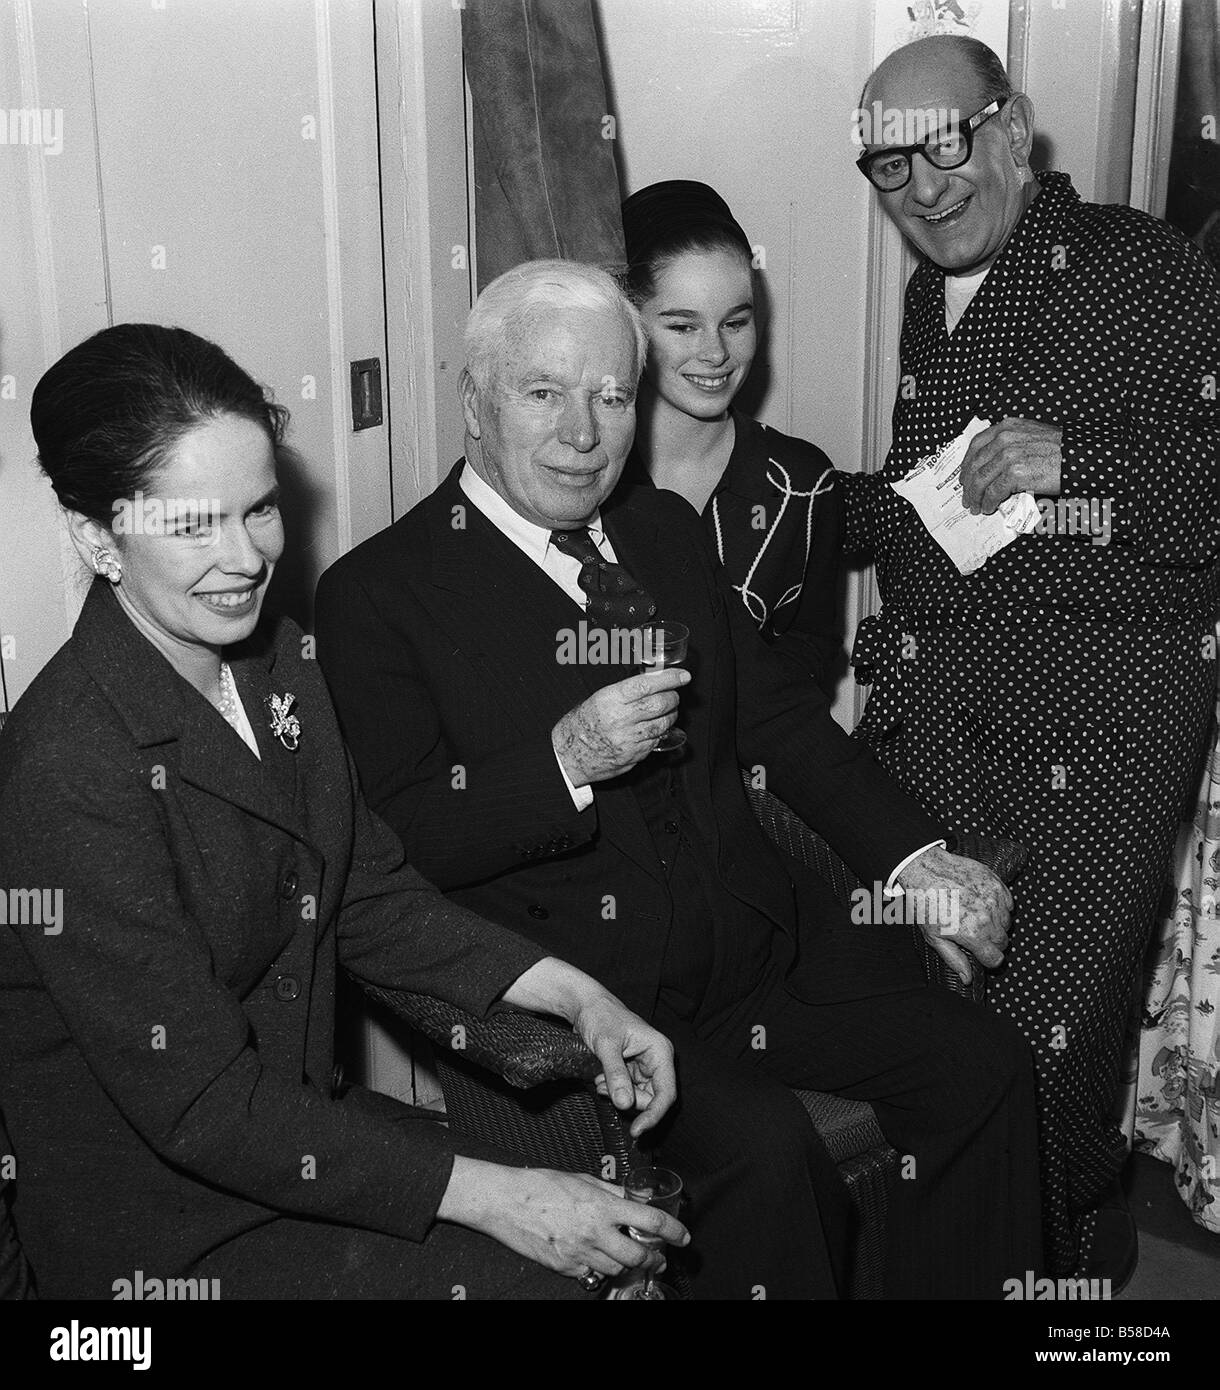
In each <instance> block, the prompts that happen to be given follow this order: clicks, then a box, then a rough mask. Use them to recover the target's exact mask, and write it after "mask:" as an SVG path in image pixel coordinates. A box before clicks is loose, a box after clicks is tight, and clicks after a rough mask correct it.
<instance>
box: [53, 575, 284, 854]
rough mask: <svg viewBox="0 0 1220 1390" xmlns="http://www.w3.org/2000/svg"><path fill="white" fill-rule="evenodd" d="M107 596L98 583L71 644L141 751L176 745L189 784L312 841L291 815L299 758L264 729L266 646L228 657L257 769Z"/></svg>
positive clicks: (257, 644)
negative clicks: (295, 762) (256, 751)
mask: <svg viewBox="0 0 1220 1390" xmlns="http://www.w3.org/2000/svg"><path fill="white" fill-rule="evenodd" d="M109 587H110V586H109V583H108V581H106V580H104V579H95V580H94V582H93V585H92V587H91V589H90V591H89V595H88V597H87V599H86V601H85V606H84V608H83V609H82V611H81V616H80V619H79V620H78V622H77V625H76V629H75V631H74V632H73V635H72V642H73V648H74V650H75V652H76V655H77V657H78V659H79V660H80V661H81V663H82V665H83V666H84V667H85V668H86V669H87V670H88V671H89V673H90V674H91V675H92V677H93V679H94V680H95V681H96V682H97V684H98V685H99V687H100V688H101V689H102V690H103V692H104V693H105V694H106V696H107V698H108V699H109V700H110V702H111V704H112V705H113V706H114V707H115V709H116V711H117V712H118V713H119V715H120V717H121V718H122V719H123V721H124V723H125V724H126V725H127V728H128V729H129V731H130V732H131V734H132V737H133V738H134V740H135V742H136V744H137V745H138V746H139V747H141V748H145V749H152V748H156V747H157V746H158V745H164V744H171V743H176V744H177V747H178V772H179V775H180V776H181V777H182V779H183V780H184V781H186V782H189V783H191V784H192V785H193V786H196V787H198V788H199V789H200V790H202V791H205V792H208V793H210V794H211V795H213V796H216V797H219V798H220V799H221V800H223V801H227V802H229V803H230V804H232V805H234V806H237V807H240V808H241V809H242V810H244V811H247V812H249V813H250V814H251V815H253V816H257V817H258V818H259V819H260V820H264V821H267V822H269V823H270V824H273V825H276V826H279V827H280V828H281V829H283V830H286V831H287V832H288V833H289V834H292V835H294V836H296V837H297V838H298V839H301V840H307V838H308V837H307V835H306V833H305V827H304V824H303V822H302V820H301V818H300V817H299V816H298V814H297V812H296V809H295V806H294V801H295V789H296V768H295V766H294V765H293V764H291V763H287V764H286V763H285V761H284V760H285V759H290V758H292V756H293V755H292V754H290V753H288V751H287V750H286V749H284V748H282V747H280V746H279V744H278V743H277V741H276V740H275V739H273V738H272V737H271V733H270V729H269V728H268V727H267V719H266V714H265V710H264V707H263V698H264V696H265V695H266V694H269V693H270V691H271V688H272V685H271V676H270V667H271V666H272V664H273V662H274V652H273V650H272V649H271V648H270V646H269V644H267V643H266V639H262V640H260V636H259V634H257V633H256V635H255V637H254V638H253V639H251V642H250V643H243V644H242V645H241V647H239V648H234V649H233V650H232V652H231V653H230V666H231V668H232V670H233V675H234V679H235V681H236V682H237V688H238V692H239V694H240V695H241V698H242V703H243V704H244V705H245V707H246V714H247V716H248V717H249V720H250V724H251V727H252V728H253V729H254V734H255V739H256V741H257V742H258V745H259V750H260V752H261V753H262V755H263V758H262V761H261V762H260V761H259V759H258V758H256V757H255V756H254V755H253V754H252V753H251V752H250V750H249V748H247V747H246V745H245V743H244V741H243V740H242V739H241V738H240V736H239V735H237V734H236V733H235V732H234V730H233V729H231V728H230V727H229V725H228V724H227V723H226V722H225V720H224V718H223V717H222V716H221V714H220V712H219V711H218V710H216V709H214V708H213V707H212V706H211V705H210V704H209V703H208V702H207V700H205V699H204V698H203V696H202V695H200V694H199V692H198V691H197V690H195V689H194V688H193V687H192V686H191V685H189V684H188V682H187V681H185V680H184V679H183V678H182V677H181V676H180V675H179V674H178V673H177V672H176V671H175V670H174V669H173V667H172V666H171V665H170V664H169V662H168V661H167V660H166V659H165V658H164V657H163V656H162V655H161V653H160V652H158V651H157V650H156V648H155V647H154V646H153V645H152V643H151V642H149V641H148V640H147V639H146V638H145V637H144V636H143V634H142V633H140V632H139V631H138V629H137V628H136V627H135V626H134V624H133V623H132V622H131V621H130V619H129V618H128V617H127V615H126V614H125V613H124V612H123V610H122V608H120V606H119V603H118V600H117V599H116V598H115V596H114V595H113V594H112V593H110V592H109ZM280 693H282V692H280Z"/></svg>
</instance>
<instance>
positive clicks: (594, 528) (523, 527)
mask: <svg viewBox="0 0 1220 1390" xmlns="http://www.w3.org/2000/svg"><path fill="white" fill-rule="evenodd" d="M458 486H459V487H460V488H461V489H462V491H463V492H464V493H465V494H466V496H467V497H469V498H470V500H471V501H472V502H473V503H474V505H475V506H476V507H478V509H479V511H481V512H482V513H483V515H484V516H485V517H486V518H487V519H488V521H490V522H491V524H492V525H493V526H494V527H495V528H496V530H498V531H502V532H503V533H504V535H506V536H507V537H508V539H509V540H510V541H512V542H513V544H514V545H516V546H518V547H519V548H520V549H521V550H524V551H525V553H526V554H527V555H528V556H530V558H531V559H533V560H534V561H535V563H537V564H539V565H540V564H542V562H543V560H544V559H545V558H546V553H547V550H548V549H549V547H550V544H551V528H549V527H546V526H538V525H536V524H535V523H534V522H532V521H526V519H525V518H524V517H523V516H522V515H521V514H520V513H519V512H515V511H514V510H513V509H512V507H510V506H509V504H508V503H507V502H506V501H505V500H504V498H503V497H501V496H500V494H499V493H498V492H497V491H496V490H495V488H494V487H492V486H491V484H490V483H487V482H485V481H484V480H483V479H482V478H481V477H480V476H479V475H478V474H477V473H476V472H475V471H474V469H473V468H472V467H471V466H470V464H469V462H467V463H465V464H464V465H463V467H462V471H461V473H460V474H459V475H458ZM585 524H586V525H587V526H588V528H589V534H590V535H591V536H592V537H593V544H594V545H598V546H599V545H601V543H602V539H603V537H604V536H605V531H604V530H603V529H602V521H601V514H600V512H599V513H597V514H596V515H594V517H593V519H592V520H591V521H588V522H586V523H585Z"/></svg>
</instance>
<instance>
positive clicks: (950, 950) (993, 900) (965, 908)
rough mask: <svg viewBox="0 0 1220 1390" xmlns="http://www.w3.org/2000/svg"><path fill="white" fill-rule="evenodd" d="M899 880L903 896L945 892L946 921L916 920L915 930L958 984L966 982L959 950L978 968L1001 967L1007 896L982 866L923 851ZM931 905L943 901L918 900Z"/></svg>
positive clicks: (939, 852) (966, 962) (1008, 914)
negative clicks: (969, 955)
mask: <svg viewBox="0 0 1220 1390" xmlns="http://www.w3.org/2000/svg"><path fill="white" fill-rule="evenodd" d="M899 881H900V883H901V885H902V888H903V889H904V890H905V891H906V892H908V893H909V892H910V891H911V890H912V889H915V890H920V891H922V892H923V893H925V894H927V893H937V894H942V893H944V894H948V899H947V901H948V902H949V904H950V905H951V906H950V920H949V921H948V922H944V921H940V920H936V921H922V922H921V923H920V928H921V930H922V931H923V934H924V936H925V938H926V939H927V942H928V945H929V946H931V947H932V949H933V950H934V951H935V952H936V953H937V955H939V956H941V957H942V958H943V959H944V960H945V962H946V963H947V964H948V965H949V966H951V967H952V968H953V969H954V970H955V971H956V972H957V974H958V976H959V977H960V978H961V980H962V981H963V983H965V984H969V983H970V976H971V969H970V961H969V958H968V957H967V956H966V955H965V954H964V953H963V952H962V951H961V950H960V949H959V947H961V946H964V947H965V948H966V950H967V951H969V952H970V954H971V955H972V956H974V958H975V960H977V961H978V962H979V964H980V965H985V966H988V967H990V968H991V969H994V968H995V967H996V966H997V965H1002V964H1003V961H1004V952H1005V950H1006V949H1007V947H1008V923H1009V919H1010V917H1011V915H1012V894H1011V893H1010V892H1009V891H1008V889H1007V888H1006V887H1005V886H1004V884H1003V883H1002V882H1001V881H1000V880H999V879H998V878H997V877H996V876H995V874H993V873H992V872H991V870H990V869H989V868H987V867H986V865H984V864H980V863H979V862H978V861H977V860H975V859H963V858H962V857H961V856H960V855H957V854H950V853H949V852H948V851H947V850H943V849H938V848H934V849H927V850H924V852H923V853H922V854H921V855H920V856H919V858H918V859H915V860H912V862H911V863H910V864H908V865H907V866H906V868H905V869H903V871H902V874H901V877H900V880H899ZM933 901H934V902H936V903H937V904H939V903H941V902H942V901H944V899H942V898H940V897H939V896H938V897H936V898H934V899H929V898H927V897H925V898H924V903H925V904H927V903H929V902H933ZM929 915H937V914H929ZM954 943H957V944H954Z"/></svg>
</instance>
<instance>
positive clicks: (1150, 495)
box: [841, 173, 1220, 1275]
mask: <svg viewBox="0 0 1220 1390" xmlns="http://www.w3.org/2000/svg"><path fill="white" fill-rule="evenodd" d="M1039 177H1040V183H1041V189H1042V191H1041V193H1040V194H1039V195H1038V197H1037V198H1036V199H1035V201H1034V202H1033V203H1032V204H1031V205H1030V207H1029V208H1028V210H1027V211H1026V213H1025V215H1024V217H1023V218H1022V220H1021V221H1020V223H1019V224H1018V226H1017V229H1016V231H1015V232H1014V233H1013V235H1012V237H1011V238H1010V239H1009V241H1008V243H1007V245H1006V246H1005V247H1004V250H1003V251H1002V252H1001V254H1000V255H999V256H998V257H997V258H996V260H995V261H994V263H993V264H992V268H991V271H990V273H989V275H988V276H987V278H986V280H985V281H984V282H983V284H982V286H981V287H980V288H979V290H978V291H977V293H976V294H975V296H974V298H973V299H972V300H971V302H970V304H969V306H968V307H967V309H966V311H965V313H964V314H963V316H962V317H961V319H960V320H959V322H958V323H957V325H956V327H955V328H954V331H953V333H952V335H948V334H946V331H945V321H944V277H943V275H942V274H941V272H939V271H938V270H937V269H936V268H935V267H934V266H932V265H931V264H930V263H925V264H923V265H922V266H921V267H920V268H919V269H918V270H917V271H916V272H915V274H914V275H913V276H912V278H911V281H910V284H909V286H908V288H907V294H906V305H905V314H904V320H903V328H902V340H901V382H900V387H899V394H898V399H897V403H896V405H895V409H894V443H893V448H892V450H891V452H890V455H889V457H888V459H887V460H886V463H885V466H884V468H883V469H882V470H881V472H879V473H876V474H871V475H869V474H858V475H849V476H847V477H844V478H843V479H842V480H841V481H842V484H843V492H844V499H845V506H846V520H847V546H848V548H849V549H854V550H867V551H871V552H872V553H873V555H874V557H875V559H876V563H877V576H878V582H879V585H880V589H881V594H882V599H883V607H882V611H881V612H880V613H879V614H878V615H876V616H874V617H871V618H868V619H866V620H865V621H864V622H863V623H862V625H861V627H860V630H859V632H858V635H857V641H856V646H855V649H854V651H853V655H852V661H853V664H854V665H855V666H856V668H857V676H858V677H859V678H861V679H868V680H870V681H871V689H870V693H869V699H868V704H867V707H866V709H865V712H864V717H863V719H862V720H861V723H860V727H859V729H858V730H857V731H856V732H857V736H859V737H861V738H863V739H865V740H867V742H868V743H869V744H870V745H871V746H872V747H873V749H874V750H875V752H876V754H877V755H878V757H879V758H880V760H881V761H882V763H883V764H884V765H885V767H886V768H887V769H888V770H889V771H890V773H891V774H892V775H893V776H894V777H895V778H896V780H897V781H898V782H899V783H900V784H901V785H902V786H903V787H904V788H905V789H906V790H907V791H909V792H911V793H912V794H913V795H915V796H917V797H918V798H919V799H920V800H922V801H923V802H924V804H925V805H926V806H928V808H929V809H930V810H931V811H932V812H933V814H936V815H938V816H940V817H942V818H943V819H944V821H945V823H946V825H948V826H950V827H951V828H953V829H957V830H973V831H979V832H982V833H985V834H990V835H1006V836H1011V837H1012V838H1014V839H1017V840H1020V841H1022V842H1023V843H1024V844H1026V845H1027V846H1028V847H1029V849H1030V851H1031V860H1030V864H1029V867H1028V868H1027V869H1026V871H1025V873H1024V875H1023V876H1022V878H1021V879H1020V880H1019V882H1018V884H1017V886H1016V888H1015V891H1014V897H1015V911H1014V914H1013V924H1012V927H1011V932H1010V936H1011V944H1010V948H1009V951H1008V954H1007V957H1006V960H1005V964H1004V965H1003V966H1002V967H1001V969H1000V970H999V971H997V972H993V973H991V974H990V975H989V977H988V983H987V1001H988V1004H989V1005H990V1006H992V1007H994V1008H995V1009H997V1010H999V1011H1000V1012H1001V1013H1003V1014H1006V1015H1007V1016H1008V1017H1010V1018H1011V1019H1013V1020H1014V1021H1015V1022H1016V1023H1017V1024H1018V1026H1019V1027H1020V1028H1021V1029H1022V1030H1023V1032H1024V1033H1025V1035H1026V1037H1027V1038H1028V1039H1029V1041H1030V1044H1031V1046H1032V1048H1033V1051H1034V1055H1035V1060H1036V1065H1037V1071H1038V1085H1039V1125H1040V1134H1039V1138H1040V1152H1041V1162H1042V1182H1043V1215H1044V1235H1045V1243H1046V1256H1047V1261H1048V1265H1049V1267H1050V1269H1051V1271H1052V1272H1053V1273H1055V1274H1057V1275H1068V1274H1071V1273H1073V1272H1074V1271H1075V1270H1076V1268H1077V1267H1078V1266H1079V1263H1080V1261H1081V1260H1082V1259H1083V1258H1084V1257H1085V1256H1086V1255H1087V1253H1088V1249H1089V1242H1090V1238H1091V1234H1092V1230H1093V1217H1092V1215H1091V1211H1090V1209H1091V1208H1095V1207H1096V1205H1097V1203H1098V1201H1099V1199H1100V1198H1102V1197H1103V1196H1104V1195H1105V1194H1106V1192H1107V1189H1108V1188H1110V1187H1111V1185H1112V1184H1113V1181H1114V1179H1115V1177H1116V1175H1117V1174H1118V1172H1119V1170H1120V1168H1121V1164H1122V1160H1123V1156H1124V1151H1125V1150H1124V1143H1123V1137H1122V1134H1121V1132H1120V1129H1119V1127H1118V1126H1117V1125H1116V1124H1115V1123H1114V1122H1113V1120H1112V1118H1111V1105H1112V1101H1113V1096H1114V1092H1115V1086H1116V1081H1117V1077H1118V1073H1119V1064H1120V1054H1121V1049H1122V1042H1123V1032H1124V1024H1125V1020H1126V1017H1127V1009H1128V1003H1129V1000H1130V996H1131V992H1132V989H1133V987H1134V982H1135V979H1136V974H1137V968H1138V964H1139V960H1140V956H1141V953H1142V951H1143V948H1144V946H1145V943H1146V941H1147V938H1148V936H1149V932H1150V929H1151V926H1152V923H1153V919H1154V916H1155V912H1156V909H1157V902H1158V896H1159V893H1160V889H1161V884H1162V881H1163V879H1164V875H1165V870H1166V864H1167V861H1168V857H1169V854H1170V852H1171V849H1172V846H1173V843H1174V837H1175V833H1176V829H1177V824H1178V819H1179V814H1180V812H1181V810H1182V807H1183V804H1184V801H1185V799H1186V797H1187V796H1188V794H1189V792H1190V791H1191V789H1192V788H1193V786H1194V785H1195V779H1196V770H1197V768H1198V766H1199V762H1200V759H1201V756H1202V753H1203V742H1204V739H1205V736H1206V730H1207V721H1208V710H1209V703H1210V700H1211V698H1212V695H1213V692H1214V689H1215V652H1214V650H1213V643H1211V642H1210V641H1209V640H1208V639H1209V634H1210V633H1211V631H1212V625H1213V623H1214V620H1215V615H1216V605H1217V595H1218V593H1220V567H1218V566H1217V556H1218V554H1220V463H1218V442H1220V412H1218V407H1217V402H1216V397H1217V389H1218V380H1220V287H1218V283H1217V280H1216V277H1215V274H1214V273H1213V271H1212V270H1211V268H1210V267H1209V266H1208V265H1207V263H1206V262H1205V261H1204V259H1203V257H1202V256H1201V255H1200V254H1199V253H1198V252H1197V250H1196V248H1195V247H1194V246H1192V245H1190V244H1189V243H1188V242H1186V241H1185V240H1184V239H1183V238H1182V237H1180V236H1179V235H1178V233H1177V232H1175V231H1174V230H1173V229H1171V228H1170V227H1168V226H1166V225H1165V224H1164V223H1162V222H1159V221H1157V220H1156V219H1154V218H1152V217H1149V216H1147V215H1146V214H1143V213H1140V212H1136V211H1133V210H1131V209H1129V208H1124V207H1103V206H1098V205H1096V204H1089V203H1084V202H1082V201H1081V200H1080V198H1079V197H1078V195H1077V194H1076V192H1075V190H1074V189H1073V188H1072V185H1071V182H1070V180H1069V179H1068V178H1067V177H1066V176H1064V175H1062V174H1053V173H1050V174H1045V175H1041V176H1039ZM976 415H977V416H979V417H980V418H982V419H986V420H990V421H991V422H992V423H993V424H994V423H998V422H1000V421H1001V420H1003V419H1005V418H1006V417H1023V418H1026V419H1032V420H1039V421H1043V422H1045V423H1047V424H1052V425H1057V426H1059V427H1060V428H1061V430H1062V455H1063V463H1062V485H1061V491H1060V499H1069V498H1070V499H1084V500H1086V501H1087V502H1088V504H1089V505H1088V508H1087V509H1084V510H1082V509H1075V510H1073V509H1068V508H1063V507H1056V506H1055V503H1054V501H1053V500H1050V501H1048V502H1044V503H1043V509H1044V512H1043V518H1042V521H1041V522H1040V525H1039V531H1038V532H1037V533H1034V534H1029V535H1022V536H1019V537H1018V538H1017V539H1016V540H1015V541H1014V542H1012V543H1011V544H1010V545H1009V546H1008V547H1007V548H1006V549H1004V550H1002V551H1001V552H999V554H997V555H995V556H993V557H992V558H991V559H990V560H988V561H987V563H986V564H985V565H984V566H983V568H982V569H980V570H977V571H976V572H975V573H974V574H970V575H961V574H959V573H958V572H957V569H956V568H955V567H954V565H953V564H952V562H951V561H950V560H949V558H948V557H947V556H946V555H945V554H944V553H943V552H942V551H941V549H940V547H939V546H938V545H937V544H936V543H935V542H934V541H933V540H932V539H931V537H930V536H929V535H928V533H927V532H926V531H925V529H924V527H923V525H922V523H921V522H920V520H919V518H918V516H917V515H916V513H915V510H914V508H913V507H912V506H911V505H910V504H909V503H907V502H906V501H904V500H903V499H901V498H900V497H899V496H898V494H897V493H895V492H894V491H893V489H892V488H891V487H890V486H889V482H890V480H891V479H893V478H896V477H900V476H902V475H903V474H905V473H906V472H907V471H908V470H909V469H910V468H911V467H912V466H913V465H914V464H915V462H916V461H917V460H918V459H919V458H920V457H922V456H923V455H925V454H928V453H931V452H934V451H935V450H936V449H938V448H939V447H940V446H941V445H943V444H944V443H946V442H947V441H948V440H950V439H952V438H954V437H955V436H956V435H957V434H959V433H960V432H961V431H962V430H963V429H964V428H965V426H966V425H967V424H968V422H969V421H970V419H971V417H972V416H976ZM1107 509H1108V510H1107ZM1107 517H1108V525H1107V524H1106V523H1107ZM1014 1273H1015V1274H1017V1275H1019V1274H1020V1273H1021V1271H1014Z"/></svg>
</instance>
